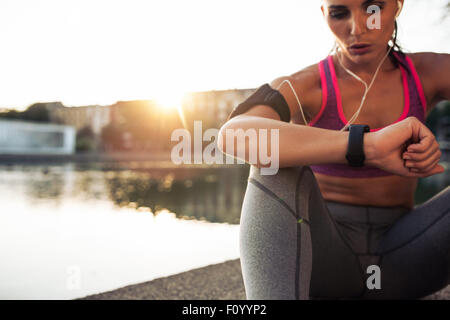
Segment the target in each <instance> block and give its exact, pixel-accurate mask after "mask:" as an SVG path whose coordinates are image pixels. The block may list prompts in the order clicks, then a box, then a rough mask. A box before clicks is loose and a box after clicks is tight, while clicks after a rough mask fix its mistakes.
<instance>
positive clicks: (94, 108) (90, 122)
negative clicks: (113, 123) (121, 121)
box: [47, 102, 111, 135]
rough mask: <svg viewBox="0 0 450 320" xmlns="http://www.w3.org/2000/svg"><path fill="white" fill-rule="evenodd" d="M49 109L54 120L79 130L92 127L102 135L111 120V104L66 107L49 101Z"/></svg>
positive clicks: (97, 133)
mask: <svg viewBox="0 0 450 320" xmlns="http://www.w3.org/2000/svg"><path fill="white" fill-rule="evenodd" d="M47 109H48V110H49V112H50V115H51V119H52V122H55V123H61V124H67V125H70V126H73V127H75V129H76V130H77V131H79V130H81V129H83V128H86V127H90V128H91V129H92V131H93V132H94V134H95V135H100V134H101V131H102V129H103V127H105V126H106V125H108V124H109V122H110V120H111V116H110V108H109V106H100V105H90V106H81V107H65V106H64V105H63V104H61V103H60V102H56V103H47Z"/></svg>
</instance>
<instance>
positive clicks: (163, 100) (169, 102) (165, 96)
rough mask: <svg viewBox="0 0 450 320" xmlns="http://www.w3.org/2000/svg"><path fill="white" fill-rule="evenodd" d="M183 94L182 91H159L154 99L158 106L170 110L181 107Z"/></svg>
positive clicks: (184, 94)
mask: <svg viewBox="0 0 450 320" xmlns="http://www.w3.org/2000/svg"><path fill="white" fill-rule="evenodd" d="M185 96H186V93H184V92H173V91H171V92H160V93H158V95H157V96H156V98H155V99H154V100H155V102H156V104H157V105H158V107H159V108H161V109H164V110H168V111H170V110H176V109H179V108H181V107H182V105H183V100H184V98H185Z"/></svg>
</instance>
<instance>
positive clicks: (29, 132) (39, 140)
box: [0, 120, 75, 155]
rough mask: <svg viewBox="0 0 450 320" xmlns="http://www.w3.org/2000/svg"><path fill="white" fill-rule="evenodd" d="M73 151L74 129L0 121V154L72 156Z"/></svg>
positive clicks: (24, 122) (17, 121) (15, 121)
mask: <svg viewBox="0 0 450 320" xmlns="http://www.w3.org/2000/svg"><path fill="white" fill-rule="evenodd" d="M74 151H75V128H74V127H71V126H66V125H57V124H42V123H35V122H27V121H20V120H0V154H14V155H19V154H72V153H74Z"/></svg>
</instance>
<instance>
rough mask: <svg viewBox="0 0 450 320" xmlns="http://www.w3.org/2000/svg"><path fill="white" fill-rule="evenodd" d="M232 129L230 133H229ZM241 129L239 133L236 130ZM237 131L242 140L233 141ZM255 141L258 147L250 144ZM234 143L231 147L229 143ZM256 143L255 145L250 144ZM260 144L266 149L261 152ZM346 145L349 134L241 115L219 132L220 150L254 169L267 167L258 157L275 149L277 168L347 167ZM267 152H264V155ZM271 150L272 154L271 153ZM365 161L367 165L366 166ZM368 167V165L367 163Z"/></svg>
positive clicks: (366, 142) (367, 150)
mask: <svg viewBox="0 0 450 320" xmlns="http://www.w3.org/2000/svg"><path fill="white" fill-rule="evenodd" d="M230 129H231V130H230ZM239 129H240V130H239ZM262 129H266V130H267V132H268V133H267V137H268V138H267V139H262V137H264V135H261V134H259V133H260V132H261V130H262ZM276 129H278V139H277V140H278V141H276V142H275V144H273V145H272V140H271V132H272V133H273V130H276ZM239 131H240V135H241V137H240V138H239V139H237V138H235V137H236V136H238V135H239V134H236V133H238V132H239ZM242 133H246V134H245V136H246V137H247V138H245V139H243V138H242ZM369 136H370V133H367V134H365V137H364V152H365V154H366V159H367V161H369V162H370V159H368V158H370V156H369V157H368V154H370V153H371V150H370V149H371V146H370V143H369V140H370V138H369ZM255 137H256V139H257V143H254V144H253V147H252V143H251V141H252V140H254V139H255ZM233 140H234V146H232V145H231V143H232V142H231V141H233ZM253 142H256V141H253ZM261 143H263V145H264V144H265V145H266V146H267V147H266V148H263V149H262V150H260V149H261ZM347 144H348V131H344V132H342V131H337V130H328V129H322V128H315V127H309V126H304V125H297V124H292V123H286V122H281V121H277V120H273V119H268V118H263V117H257V116H249V115H241V116H238V117H235V118H233V119H231V120H230V121H228V122H227V123H226V124H225V125H224V126H223V127H222V128H221V129H220V132H219V143H218V145H219V149H220V150H221V151H222V152H223V153H226V154H229V155H230V156H232V157H235V158H238V159H241V160H244V161H245V162H247V163H250V164H253V165H255V166H257V167H266V166H268V165H267V164H266V163H263V162H261V157H260V156H261V154H260V152H262V154H264V152H269V153H272V152H273V151H274V149H273V148H278V164H279V167H280V168H284V167H294V166H303V165H311V164H325V163H342V164H345V163H347V160H346V158H345V154H346V151H347ZM239 148H244V149H245V158H244V157H242V153H241V154H239V153H238V150H239ZM266 150H267V151H266ZM271 150H272V152H271ZM251 152H252V153H254V154H255V153H256V157H254V158H253V159H255V158H256V159H257V160H256V163H252V161H250V160H252V159H251V158H250V153H251ZM367 161H366V163H367ZM368 164H370V163H368Z"/></svg>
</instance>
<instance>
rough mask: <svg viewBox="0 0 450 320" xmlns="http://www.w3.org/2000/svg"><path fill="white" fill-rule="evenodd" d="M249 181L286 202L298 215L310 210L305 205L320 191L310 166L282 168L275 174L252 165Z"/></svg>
mask: <svg viewBox="0 0 450 320" xmlns="http://www.w3.org/2000/svg"><path fill="white" fill-rule="evenodd" d="M248 183H252V184H254V185H256V186H257V187H258V188H260V189H264V191H265V192H266V193H267V194H269V195H272V196H273V197H275V198H276V199H277V200H279V201H282V202H284V203H285V204H286V205H287V206H288V207H289V209H290V210H291V211H292V212H295V213H296V215H297V214H299V213H300V212H304V211H305V210H306V211H308V210H307V208H305V206H308V203H309V202H310V198H311V196H313V195H315V194H318V193H320V190H319V188H318V184H317V181H316V179H315V177H314V173H313V171H312V170H311V168H310V167H309V166H300V167H290V168H280V169H279V170H278V172H277V174H275V175H262V174H261V172H260V169H259V168H257V167H254V166H252V167H251V169H250V174H249V179H248ZM300 207H301V208H300ZM306 218H307V217H306Z"/></svg>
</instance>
